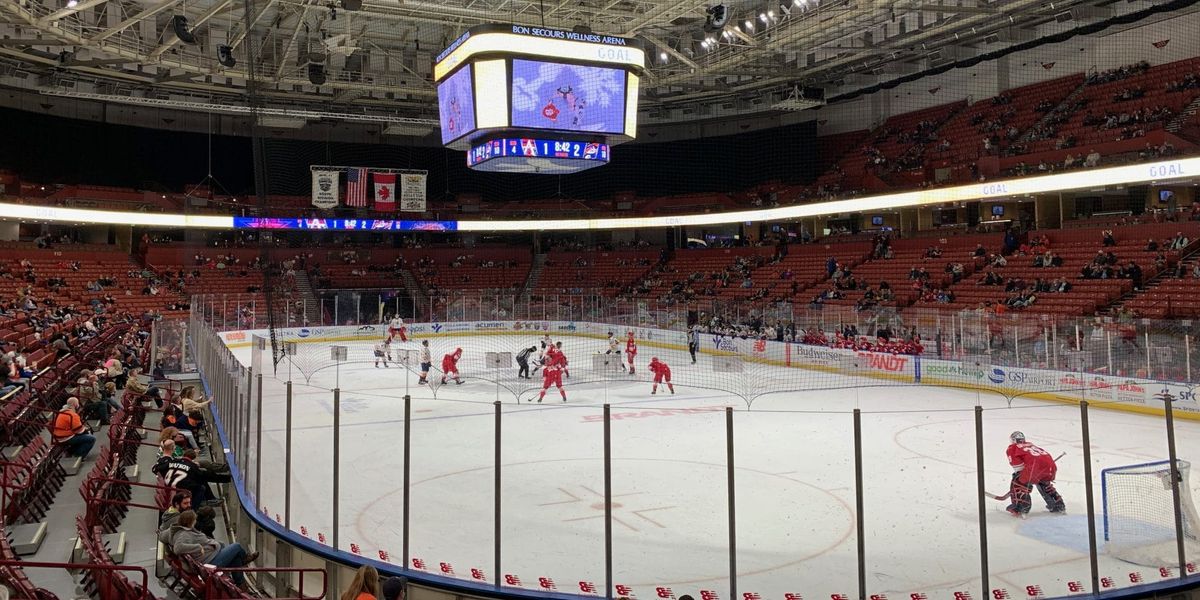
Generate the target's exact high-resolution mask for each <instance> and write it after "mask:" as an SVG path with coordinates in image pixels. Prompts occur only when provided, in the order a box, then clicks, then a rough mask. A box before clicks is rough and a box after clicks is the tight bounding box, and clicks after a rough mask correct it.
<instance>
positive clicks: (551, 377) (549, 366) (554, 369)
mask: <svg viewBox="0 0 1200 600" xmlns="http://www.w3.org/2000/svg"><path fill="white" fill-rule="evenodd" d="M566 365H567V357H566V356H563V353H562V352H561V351H560V350H559V349H558V348H557V347H555V346H553V345H551V346H550V347H548V348H546V360H545V366H544V367H543V368H542V391H541V393H540V394H538V402H541V401H542V399H543V398H545V397H546V390H548V389H550V386H552V385H554V386H558V393H559V394H560V395H561V396H562V401H563V402H566V401H567V390H564V389H563V384H562V376H563V371H564V370H565V369H566Z"/></svg>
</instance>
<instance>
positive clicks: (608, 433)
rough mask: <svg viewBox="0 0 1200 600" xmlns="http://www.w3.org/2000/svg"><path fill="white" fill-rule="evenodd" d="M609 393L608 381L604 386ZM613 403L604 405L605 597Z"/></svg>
mask: <svg viewBox="0 0 1200 600" xmlns="http://www.w3.org/2000/svg"><path fill="white" fill-rule="evenodd" d="M604 389H605V394H607V393H608V385H607V383H606V384H605V386H604ZM612 542H613V538H612V405H611V404H605V405H604V598H605V600H612V597H613V576H612V573H613V543H612Z"/></svg>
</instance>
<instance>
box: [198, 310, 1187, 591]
mask: <svg viewBox="0 0 1200 600" xmlns="http://www.w3.org/2000/svg"><path fill="white" fill-rule="evenodd" d="M411 331H412V329H411V328H410V332H411ZM246 333H249V332H246ZM451 333H457V334H462V333H465V332H451ZM487 333H489V334H494V333H500V332H495V331H490V332H487ZM504 333H528V334H536V335H541V333H543V332H542V331H513V332H504ZM557 333H558V334H559V335H580V336H583V337H603V336H599V335H598V334H588V333H585V332H576V331H574V330H571V331H569V332H568V331H559V332H557ZM430 334H432V332H428V333H426V335H430ZM481 334H482V333H481ZM433 335H437V334H433ZM441 335H447V333H441ZM416 337H422V336H421V335H417V336H416ZM223 339H224V338H223ZM349 340H359V341H365V340H363V338H361V337H346V338H343V339H339V340H336V341H349ZM300 341H302V342H329V341H335V340H333V339H328V338H325V339H322V338H315V339H314V338H310V339H304V340H300ZM188 344H189V346H190V345H191V344H192V340H191V338H189V339H188ZM226 344H227V345H228V346H229V347H231V348H233V347H237V346H242V345H243V344H236V343H235V344H229V342H228V340H226ZM244 345H248V343H247V344H244ZM649 345H654V346H661V347H676V346H675V345H674V344H668V343H651V344H649ZM682 349H685V350H686V347H684V348H682ZM192 351H193V354H194V353H195V348H194V347H193V348H192ZM914 358H915V359H916V360H914V361H913V363H912V364H913V365H914V366H913V373H911V374H906V375H905V376H904V377H903V379H904V380H908V379H909V377H911V378H912V380H913V381H914V382H920V375H919V374H920V373H921V368H920V366H919V365H920V364H921V360H920V357H914ZM764 362H766V361H764ZM926 362H928V361H926ZM938 362H951V361H938ZM881 376H883V377H887V378H891V379H900V377H897V376H895V375H890V376H889V375H884V374H881ZM200 379H201V382H202V383H203V385H204V391H205V395H206V396H209V397H211V396H212V391H211V389H210V388H209V385H208V377H207V376H206V375H205V374H204V371H203V369H200ZM980 389H984V388H980ZM1028 395H1029V396H1033V397H1046V398H1047V399H1052V400H1057V401H1062V400H1058V399H1057V398H1054V397H1051V395H1048V394H1047V395H1040V394H1028ZM209 407H210V409H211V410H212V414H213V423H214V424H215V425H216V428H217V435H218V436H220V438H221V447H222V448H228V438H227V437H226V435H225V428H224V425H223V424H222V421H221V416H220V414H219V409H218V408H217V405H216V404H215V403H213V404H210V405H209ZM1118 410H1121V409H1120V408H1118ZM1139 412H1140V411H1139ZM1159 412H1160V413H1161V411H1159ZM1177 416H1179V415H1178V414H1177ZM1187 416H1192V415H1187ZM225 459H226V461H227V462H228V463H229V466H230V471H231V473H232V476H233V483H234V487H235V489H236V490H237V494H238V502H239V503H240V504H241V506H242V510H243V511H244V512H246V514H248V515H250V518H251V519H252V520H253V521H254V522H255V523H256V524H257V525H258V526H259V527H262V528H263V529H266V530H268V531H270V532H271V533H272V534H273V535H275V536H277V537H280V538H283V539H285V540H287V541H288V542H289V543H290V544H292V545H293V546H296V547H297V548H300V549H301V550H304V551H306V552H309V553H311V554H314V555H317V556H320V557H321V558H323V559H326V560H331V561H334V562H338V563H341V564H344V565H348V566H350V567H357V566H359V565H364V564H367V565H371V566H373V567H375V568H376V569H378V570H379V572H380V574H382V575H385V576H387V575H402V576H404V577H407V578H408V579H409V580H410V581H412V582H415V583H417V584H420V585H425V586H429V587H432V588H436V589H439V590H445V591H449V592H453V593H461V594H470V595H476V596H485V597H493V598H530V599H538V600H546V599H554V598H559V599H563V600H568V599H569V600H580V599H588V600H596V598H603V597H604V595H603V594H600V595H588V594H567V593H563V592H543V591H539V590H530V589H523V588H517V587H510V586H502V585H499V583H498V582H499V581H501V580H502V578H503V577H504V574H503V573H495V574H493V577H494V580H495V582H493V583H476V582H473V581H469V580H464V579H459V578H456V577H445V576H441V575H436V574H433V573H429V572H428V571H419V570H415V569H409V568H406V567H400V566H398V565H395V564H393V563H386V562H383V561H379V560H375V559H372V558H368V557H366V556H363V555H359V554H353V553H350V552H346V551H343V550H336V549H334V548H331V547H329V546H327V545H325V544H321V543H319V542H316V541H314V540H311V539H309V538H307V537H304V536H302V535H300V534H299V533H298V532H295V531H292V530H289V529H286V528H284V527H283V525H282V524H279V523H276V522H275V521H274V520H272V519H271V518H270V515H264V514H263V513H261V512H259V510H258V508H257V507H256V506H255V504H256V500H255V499H254V498H251V497H250V496H249V494H248V493H247V492H246V489H245V485H244V476H243V475H242V472H241V469H240V468H239V466H238V463H237V457H236V456H234V454H233V453H232V452H227V453H226V454H225ZM1022 533H1025V534H1026V535H1030V536H1031V537H1035V538H1054V537H1056V534H1057V533H1061V532H1048V531H1038V530H1037V529H1036V528H1034V529H1032V530H1029V531H1023V532H1022ZM1043 541H1048V542H1050V543H1055V542H1054V540H1053V539H1043ZM1059 541H1060V542H1061V541H1062V540H1059ZM1060 545H1065V542H1064V543H1062V544H1060ZM1084 552H1085V553H1086V550H1085V551H1084ZM867 568H868V570H869V569H870V565H869V564H868V565H867ZM1196 588H1200V574H1196V575H1190V576H1187V577H1184V578H1182V579H1181V578H1179V577H1171V578H1167V579H1164V580H1162V581H1158V582H1154V583H1143V584H1141V585H1137V586H1131V587H1127V588H1121V589H1116V590H1110V591H1106V592H1101V593H1095V592H1092V593H1090V594H1071V595H1067V596H1039V597H1038V600H1066V599H1068V598H1071V599H1076V600H1077V599H1078V598H1082V597H1088V596H1091V597H1103V598H1120V599H1129V600H1135V599H1139V598H1150V597H1154V596H1157V595H1159V594H1160V593H1162V592H1172V593H1175V592H1182V591H1186V590H1191V589H1196ZM1017 592H1020V590H1017ZM335 596H336V591H333V590H330V591H328V592H327V595H326V597H335ZM1017 596H1019V593H1018V594H1017ZM615 597H616V595H615V594H614V598H615ZM732 600H741V599H737V598H735V599H732ZM984 600H990V598H986V599H984Z"/></svg>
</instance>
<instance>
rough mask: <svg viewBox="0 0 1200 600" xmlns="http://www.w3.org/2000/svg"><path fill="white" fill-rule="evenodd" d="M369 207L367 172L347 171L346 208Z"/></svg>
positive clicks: (364, 170)
mask: <svg viewBox="0 0 1200 600" xmlns="http://www.w3.org/2000/svg"><path fill="white" fill-rule="evenodd" d="M366 205H367V170H366V169H359V168H354V169H346V206H366Z"/></svg>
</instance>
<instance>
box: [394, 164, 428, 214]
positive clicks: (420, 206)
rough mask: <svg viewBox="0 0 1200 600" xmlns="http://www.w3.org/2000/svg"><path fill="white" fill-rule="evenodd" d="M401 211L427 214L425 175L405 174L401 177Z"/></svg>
mask: <svg viewBox="0 0 1200 600" xmlns="http://www.w3.org/2000/svg"><path fill="white" fill-rule="evenodd" d="M400 210H401V211H404V212H425V174H424V173H404V174H402V175H400Z"/></svg>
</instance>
